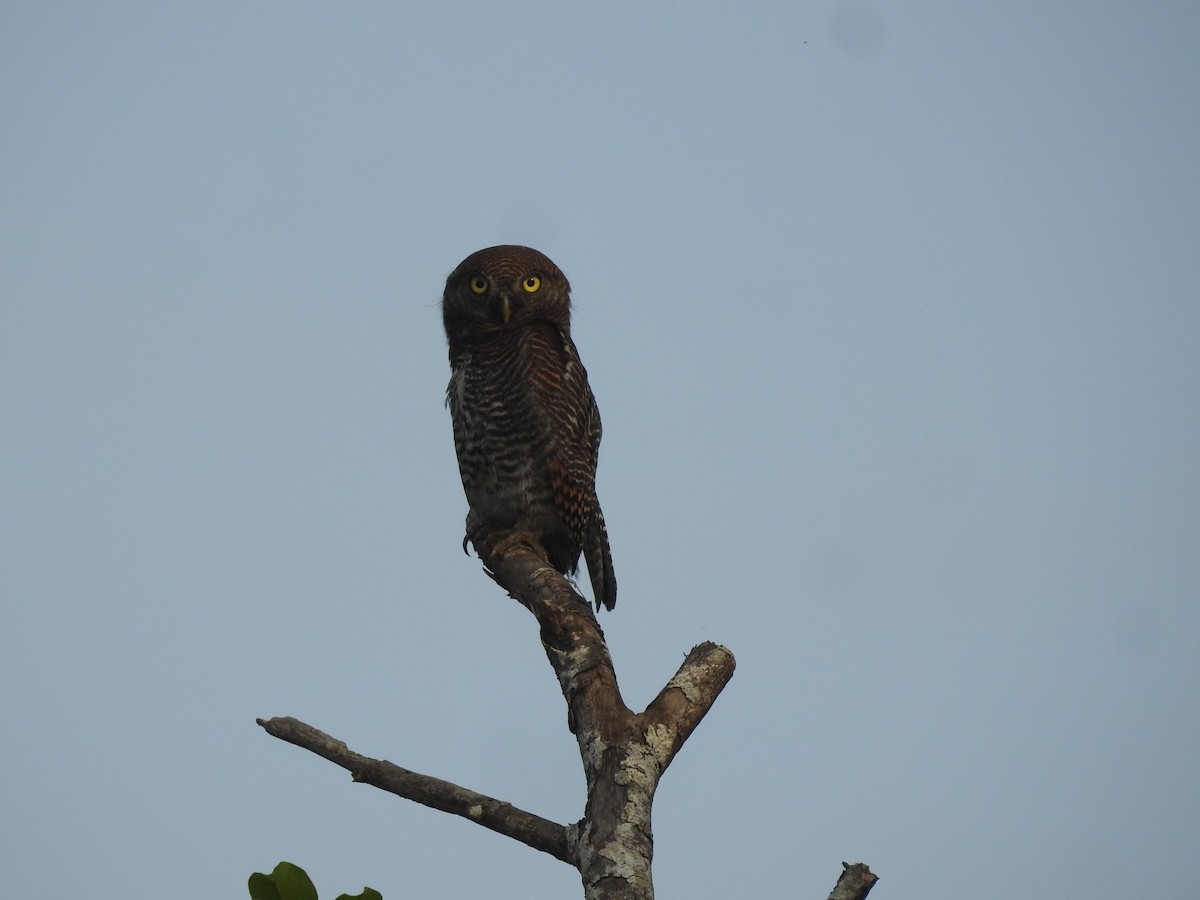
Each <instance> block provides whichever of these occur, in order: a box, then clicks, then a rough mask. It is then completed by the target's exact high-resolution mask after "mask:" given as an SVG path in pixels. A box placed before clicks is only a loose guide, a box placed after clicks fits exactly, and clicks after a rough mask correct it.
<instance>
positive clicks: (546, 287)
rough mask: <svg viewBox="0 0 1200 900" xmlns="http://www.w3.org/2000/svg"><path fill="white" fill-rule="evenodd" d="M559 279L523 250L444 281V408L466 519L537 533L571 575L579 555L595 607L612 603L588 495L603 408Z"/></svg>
mask: <svg viewBox="0 0 1200 900" xmlns="http://www.w3.org/2000/svg"><path fill="white" fill-rule="evenodd" d="M570 290H571V286H570V284H569V283H568V282H567V278H566V276H565V275H563V273H562V272H561V271H560V270H559V268H558V266H556V265H555V264H554V263H553V262H551V261H550V259H549V258H547V257H546V256H545V255H543V254H542V253H539V252H538V251H537V250H533V249H530V248H529V247H517V246H500V247H489V248H488V249H486V250H480V251H478V252H477V253H473V254H471V255H470V256H468V257H467V258H466V259H465V260H463V261H462V263H460V264H459V266H458V268H456V269H455V270H454V271H453V272H452V273H451V274H450V277H449V278H448V279H447V280H446V292H445V294H444V295H443V298H442V319H443V323H444V325H445V327H446V338H447V340H448V341H449V344H450V369H451V373H452V374H451V378H450V386H449V388H448V389H447V391H446V403H447V405H448V406H449V407H450V415H451V418H452V419H453V422H454V449H455V450H456V452H457V453H458V469H459V473H460V474H461V475H462V482H463V490H464V491H465V492H466V495H467V503H468V504H469V505H470V512H469V513H468V514H467V537H468V538H470V537H471V536H472V534H474V532H475V530H476V529H478V528H480V527H482V526H485V525H486V526H489V527H494V528H513V529H521V530H528V531H531V532H533V533H534V534H537V535H538V536H539V537H540V539H541V542H542V545H543V546H544V547H545V548H546V552H547V553H548V554H549V556H550V562H551V564H552V565H553V566H554V567H555V568H556V569H558V570H559V571H560V572H562V573H564V574H568V575H569V574H573V573H574V572H575V570H576V569H577V568H578V565H579V555H580V553H581V552H582V553H583V556H584V558H585V559H586V560H587V567H588V575H589V576H590V578H591V582H592V591H593V595H594V598H595V601H596V609H597V610H599V609H600V605H601V604H602V603H603V605H604V606H606V607H607V608H608V609H612V608H613V606H614V605H615V604H616V602H617V582H616V576H615V575H614V574H613V566H612V553H611V551H610V549H609V544H608V532H607V530H606V529H605V526H604V514H603V513H602V512H601V511H600V501H599V500H598V499H597V497H596V458H597V454H598V452H599V449H600V411H599V410H598V409H597V408H596V398H595V397H594V396H593V395H592V389H591V387H589V385H588V380H587V371H586V370H585V369H584V367H583V363H582V362H581V361H580V359H579V351H578V350H576V349H575V344H574V343H573V342H572V341H571V321H570V308H571V301H570Z"/></svg>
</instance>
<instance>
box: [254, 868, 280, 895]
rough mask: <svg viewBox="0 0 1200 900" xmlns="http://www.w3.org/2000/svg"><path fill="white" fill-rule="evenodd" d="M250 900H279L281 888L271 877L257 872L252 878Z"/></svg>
mask: <svg viewBox="0 0 1200 900" xmlns="http://www.w3.org/2000/svg"><path fill="white" fill-rule="evenodd" d="M250 900H279V888H277V887H275V882H273V881H272V880H271V876H270V875H264V874H263V873H262V872H255V873H254V874H253V875H251V876H250Z"/></svg>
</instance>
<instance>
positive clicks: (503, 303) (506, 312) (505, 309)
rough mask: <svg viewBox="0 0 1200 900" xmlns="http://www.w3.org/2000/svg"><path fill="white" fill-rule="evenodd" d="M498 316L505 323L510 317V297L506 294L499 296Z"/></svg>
mask: <svg viewBox="0 0 1200 900" xmlns="http://www.w3.org/2000/svg"><path fill="white" fill-rule="evenodd" d="M500 318H501V320H502V321H503V322H504V324H505V325H507V324H508V320H509V319H511V318H512V298H511V297H509V296H507V295H505V296H503V297H501V298H500Z"/></svg>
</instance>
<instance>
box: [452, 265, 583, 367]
mask: <svg viewBox="0 0 1200 900" xmlns="http://www.w3.org/2000/svg"><path fill="white" fill-rule="evenodd" d="M442 321H443V323H444V324H445V326H446V337H447V338H449V340H450V344H451V346H454V345H456V344H462V343H469V342H471V341H478V340H485V339H487V338H489V337H493V336H496V335H498V334H502V333H504V332H505V331H506V330H509V329H514V328H520V327H521V326H522V325H526V324H528V323H530V322H538V321H540V322H552V323H554V324H555V325H557V326H558V327H559V328H561V329H562V331H563V333H567V332H568V331H569V329H570V323H571V285H570V284H569V283H568V282H567V276H566V275H564V274H563V273H562V270H560V269H559V268H558V266H556V265H555V264H554V263H553V262H551V261H550V258H549V257H548V256H546V255H545V254H544V253H539V252H538V251H537V250H534V249H532V248H530V247H518V246H515V245H511V244H505V245H502V246H499V247H488V248H487V249H486V250H479V251H476V252H475V253H472V254H471V255H470V256H468V257H467V258H466V259H464V260H463V261H462V262H461V263H459V264H458V268H456V269H455V270H454V271H453V272H451V273H450V277H449V278H447V279H446V292H445V294H443V295H442Z"/></svg>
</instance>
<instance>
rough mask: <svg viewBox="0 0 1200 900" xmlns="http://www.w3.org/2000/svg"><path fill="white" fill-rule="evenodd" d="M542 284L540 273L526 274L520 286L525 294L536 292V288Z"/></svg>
mask: <svg viewBox="0 0 1200 900" xmlns="http://www.w3.org/2000/svg"><path fill="white" fill-rule="evenodd" d="M541 286H542V276H541V275H526V276H525V280H524V281H522V282H521V288H522V289H523V290H524V291H525V293H527V294H536V293H537V290H538V288H540V287H541Z"/></svg>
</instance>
